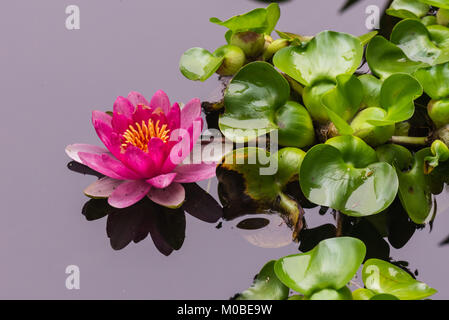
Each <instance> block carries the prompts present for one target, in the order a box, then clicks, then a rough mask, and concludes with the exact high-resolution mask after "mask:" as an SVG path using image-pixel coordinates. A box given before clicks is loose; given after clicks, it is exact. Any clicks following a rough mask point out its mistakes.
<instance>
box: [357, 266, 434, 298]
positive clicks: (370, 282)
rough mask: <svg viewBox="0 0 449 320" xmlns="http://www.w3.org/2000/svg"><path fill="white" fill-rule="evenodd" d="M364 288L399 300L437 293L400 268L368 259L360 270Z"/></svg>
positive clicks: (425, 296) (424, 296)
mask: <svg viewBox="0 0 449 320" xmlns="http://www.w3.org/2000/svg"><path fill="white" fill-rule="evenodd" d="M362 278H363V282H364V283H365V287H366V288H367V289H369V290H372V291H374V292H375V293H377V294H390V295H393V296H395V297H397V298H399V299H400V300H419V299H424V298H427V297H429V296H431V295H433V294H435V293H436V292H437V291H436V290H435V289H433V288H430V287H429V286H428V285H426V284H425V283H423V282H419V281H417V280H415V279H413V277H412V276H411V275H410V274H408V273H407V272H405V271H404V270H402V269H401V268H399V267H397V266H395V265H393V264H391V263H388V262H386V261H383V260H378V259H369V260H367V261H366V262H365V264H364V266H363V270H362Z"/></svg>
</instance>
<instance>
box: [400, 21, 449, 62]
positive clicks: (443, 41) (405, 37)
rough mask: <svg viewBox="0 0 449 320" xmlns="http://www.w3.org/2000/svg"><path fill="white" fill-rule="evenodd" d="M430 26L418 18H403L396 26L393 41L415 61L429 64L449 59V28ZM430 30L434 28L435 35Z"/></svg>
mask: <svg viewBox="0 0 449 320" xmlns="http://www.w3.org/2000/svg"><path fill="white" fill-rule="evenodd" d="M428 28H429V30H428ZM428 28H426V26H425V25H424V24H422V22H421V21H418V20H414V19H406V20H403V21H401V22H399V23H398V24H397V25H396V26H395V27H394V29H393V32H392V34H391V42H392V43H394V44H396V45H397V46H398V47H399V48H400V49H402V51H403V52H404V53H405V54H406V55H407V57H408V58H409V59H410V60H413V61H418V62H423V63H426V64H428V65H435V64H440V63H444V62H447V61H449V40H447V37H448V36H449V29H448V28H445V27H443V26H430V27H428ZM430 30H433V31H432V33H433V34H434V35H431V33H430Z"/></svg>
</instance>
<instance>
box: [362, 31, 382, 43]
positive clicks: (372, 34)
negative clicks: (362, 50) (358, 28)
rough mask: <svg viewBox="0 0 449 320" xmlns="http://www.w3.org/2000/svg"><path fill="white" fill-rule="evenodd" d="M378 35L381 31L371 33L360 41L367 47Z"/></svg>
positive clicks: (363, 36)
mask: <svg viewBox="0 0 449 320" xmlns="http://www.w3.org/2000/svg"><path fill="white" fill-rule="evenodd" d="M378 33H379V31H371V32H368V33H365V34H363V35H361V36H359V40H360V42H361V43H362V46H366V45H367V44H368V43H369V42H370V41H371V39H373V38H374V37H375V36H377V34H378Z"/></svg>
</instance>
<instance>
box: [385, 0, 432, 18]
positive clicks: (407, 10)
mask: <svg viewBox="0 0 449 320" xmlns="http://www.w3.org/2000/svg"><path fill="white" fill-rule="evenodd" d="M429 9H430V7H429V5H427V4H424V3H422V2H419V1H418V0H394V1H393V2H392V4H391V5H390V7H389V8H388V9H387V11H386V12H387V14H389V15H390V16H394V17H398V18H401V19H407V18H415V19H417V18H422V17H424V16H425V15H426V14H427V13H428V12H429Z"/></svg>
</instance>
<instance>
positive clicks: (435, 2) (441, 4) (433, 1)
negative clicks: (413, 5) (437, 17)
mask: <svg viewBox="0 0 449 320" xmlns="http://www.w3.org/2000/svg"><path fill="white" fill-rule="evenodd" d="M419 1H421V2H422V3H427V4H429V5H431V6H434V7H438V8H444V9H449V3H448V2H447V0H419Z"/></svg>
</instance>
